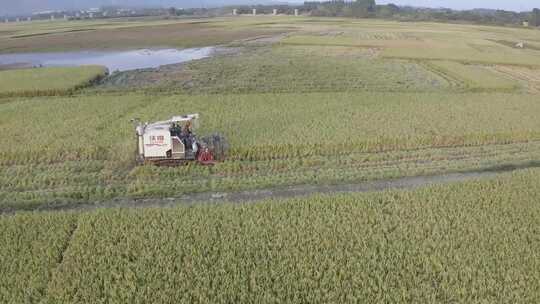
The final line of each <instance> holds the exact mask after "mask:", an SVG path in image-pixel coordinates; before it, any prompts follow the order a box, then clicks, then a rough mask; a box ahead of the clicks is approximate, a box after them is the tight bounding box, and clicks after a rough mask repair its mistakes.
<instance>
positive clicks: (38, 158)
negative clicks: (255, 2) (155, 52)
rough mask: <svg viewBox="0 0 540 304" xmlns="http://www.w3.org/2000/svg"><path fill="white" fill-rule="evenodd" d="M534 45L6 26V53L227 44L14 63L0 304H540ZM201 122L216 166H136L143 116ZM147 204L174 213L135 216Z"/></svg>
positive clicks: (209, 28)
mask: <svg viewBox="0 0 540 304" xmlns="http://www.w3.org/2000/svg"><path fill="white" fill-rule="evenodd" d="M518 42H524V44H525V46H526V47H524V48H518V47H516V44H517V43H518ZM539 42H540V31H538V30H536V29H532V28H528V29H527V28H517V27H495V26H480V25H467V24H443V23H427V22H395V21H385V20H376V19H346V18H322V17H292V16H287V17H286V16H275V17H270V16H257V17H249V16H242V17H219V18H218V17H213V18H193V19H187V18H185V19H183V18H178V19H176V18H172V17H170V16H169V17H168V18H111V19H103V20H79V21H69V22H68V21H63V20H62V21H56V22H32V23H30V22H19V23H14V22H12V23H9V24H3V23H1V24H0V53H2V54H4V53H27V52H37V53H39V52H49V51H55V52H62V51H78V50H95V51H103V50H105V51H108V50H133V49H141V48H151V49H161V48H187V47H200V46H215V49H214V50H215V51H214V53H213V54H212V55H211V56H210V57H208V58H203V59H199V60H193V61H189V62H184V63H178V64H173V65H167V66H161V67H158V68H152V69H139V70H132V71H123V72H115V73H112V74H111V75H105V70H104V68H102V67H96V66H89V67H61V68H36V69H26V70H25V69H20V70H13V69H10V68H13V67H16V66H17V65H14V64H10V63H8V64H4V63H2V66H0V69H10V70H2V71H0V129H1V130H2V135H3V136H2V144H1V145H0V241H1V242H0V243H1V246H0V273H2V274H3V277H2V278H0V303H51V304H52V303H245V302H249V303H283V302H286V303H297V302H299V303H329V302H330V303H364V302H366V303H367V302H369V303H372V302H375V303H494V302H496V303H498V302H502V303H537V302H540V293H539V288H540V285H539V283H538V282H539V281H540V271H539V269H540V268H539V267H538V266H539V264H538V261H539V260H540V257H539V253H538V252H540V251H539V249H540V238H539V237H538V235H540V231H539V228H538V227H540V205H539V204H538V197H540V187H539V185H540V169H537V168H538V167H540V119H539V117H540V48H538V47H537V46H538V45H539ZM4 58H5V57H4ZM22 64H24V63H22ZM20 66H24V65H20ZM98 79H99V81H97V80H98ZM190 113H199V114H200V117H201V121H200V125H201V127H200V129H197V130H196V133H197V135H207V134H211V133H213V132H219V133H221V134H222V135H224V136H225V137H226V138H227V139H228V141H229V144H230V150H229V153H228V155H227V157H226V158H225V159H224V160H223V161H220V162H218V163H216V164H215V165H214V166H202V165H200V164H198V163H196V162H193V163H188V164H187V165H183V166H177V167H162V166H153V165H137V163H136V160H135V158H136V155H135V150H136V145H137V143H136V136H135V129H134V126H133V124H132V122H131V119H133V118H140V119H141V120H142V121H143V122H153V121H158V120H165V119H169V118H171V117H172V116H175V115H181V114H190ZM509 171H512V172H509ZM471 178H474V179H471ZM437 182H440V183H445V184H446V185H432V183H437ZM340 187H341V188H340ZM389 188H400V189H402V190H399V191H398V190H395V189H394V190H392V191H390V190H387V189H389ZM306 189H313V191H312V190H309V191H308V190H306ZM336 189H354V191H375V190H377V191H378V190H385V191H380V192H370V193H362V194H359V193H357V194H353V193H351V194H341V195H336V194H335V193H333V192H339V190H336ZM313 192H316V193H329V194H328V195H315V196H306V197H301V198H291V196H296V195H297V194H309V193H313ZM235 195H236V196H235ZM268 196H277V197H282V198H283V199H281V200H277V199H270V200H264V201H260V202H253V203H242V202H239V201H241V200H242V199H231V201H232V202H239V203H236V204H233V203H224V202H225V201H226V200H227V199H228V198H231V197H233V198H234V197H246V198H247V199H250V200H260V199H261V198H266V197H268ZM200 198H205V199H200ZM206 198H208V199H206ZM182 203H190V204H191V203H192V204H194V206H182ZM154 204H155V205H156V206H161V207H164V206H169V205H174V206H175V207H173V208H132V207H137V206H152V205H154ZM118 206H125V207H127V208H122V209H120V208H119V209H114V208H113V207H118ZM96 208H97V209H99V210H94V209H96ZM73 209H74V210H73ZM47 210H48V211H47ZM67 210H73V211H70V212H68V211H67ZM28 211H34V212H28ZM44 211H47V212H44ZM40 212H41V213H40Z"/></svg>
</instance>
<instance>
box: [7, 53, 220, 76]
mask: <svg viewBox="0 0 540 304" xmlns="http://www.w3.org/2000/svg"><path fill="white" fill-rule="evenodd" d="M214 49H215V48H214V47H204V48H192V49H183V50H177V49H162V50H150V49H143V50H133V51H115V52H99V51H81V52H60V53H21V54H4V55H2V54H0V66H9V65H31V66H80V65H102V66H106V67H107V68H108V69H109V71H110V72H114V71H129V70H136V69H146V68H157V67H160V66H162V65H168V64H175V63H182V62H186V61H190V60H196V59H202V58H206V57H210V56H211V55H212V53H213V52H214Z"/></svg>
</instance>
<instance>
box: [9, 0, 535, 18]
mask: <svg viewBox="0 0 540 304" xmlns="http://www.w3.org/2000/svg"><path fill="white" fill-rule="evenodd" d="M376 1H377V3H378V4H386V3H395V4H398V5H414V6H426V7H450V8H454V9H471V8H493V9H506V10H514V11H526V10H531V9H532V8H534V7H540V0H376ZM272 2H290V3H302V2H303V0H0V16H2V15H6V14H19V13H28V12H33V11H34V12H35V11H42V10H61V9H73V8H89V7H98V6H100V5H107V4H108V5H110V4H118V5H133V6H139V5H149V6H176V7H194V6H195V7H201V6H206V7H207V6H217V5H223V4H240V3H250V4H255V3H264V4H268V3H272Z"/></svg>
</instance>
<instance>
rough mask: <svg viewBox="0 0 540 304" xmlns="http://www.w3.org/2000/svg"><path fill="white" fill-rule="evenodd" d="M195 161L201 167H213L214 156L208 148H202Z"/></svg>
mask: <svg viewBox="0 0 540 304" xmlns="http://www.w3.org/2000/svg"><path fill="white" fill-rule="evenodd" d="M197 161H198V162H199V163H200V164H201V165H205V166H211V165H214V164H215V162H214V154H212V151H210V150H209V149H208V148H203V149H202V151H201V152H199V155H197Z"/></svg>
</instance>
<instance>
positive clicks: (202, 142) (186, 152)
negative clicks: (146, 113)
mask: <svg viewBox="0 0 540 304" xmlns="http://www.w3.org/2000/svg"><path fill="white" fill-rule="evenodd" d="M132 121H133V122H134V123H135V131H136V135H137V162H138V163H139V164H145V163H151V164H156V165H178V164H184V163H187V162H190V161H197V162H199V163H200V164H203V165H212V164H214V162H215V161H216V160H223V159H224V158H225V154H226V152H227V150H228V144H227V142H226V139H225V138H224V137H223V136H221V135H219V134H213V135H211V136H207V137H204V138H198V137H197V135H196V134H195V130H197V129H198V127H199V114H189V115H181V116H173V117H172V118H171V119H169V120H164V121H157V122H153V123H142V122H141V121H140V120H139V119H133V120H132Z"/></svg>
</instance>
